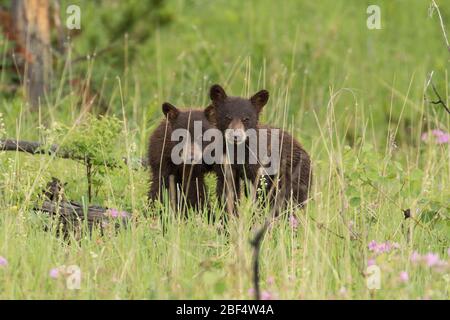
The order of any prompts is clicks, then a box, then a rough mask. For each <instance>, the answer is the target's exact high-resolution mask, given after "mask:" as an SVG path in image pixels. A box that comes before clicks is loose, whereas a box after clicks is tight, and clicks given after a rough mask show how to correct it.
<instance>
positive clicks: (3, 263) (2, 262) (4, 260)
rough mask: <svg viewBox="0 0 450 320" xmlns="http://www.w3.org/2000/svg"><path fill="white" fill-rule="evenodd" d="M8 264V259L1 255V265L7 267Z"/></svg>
mask: <svg viewBox="0 0 450 320" xmlns="http://www.w3.org/2000/svg"><path fill="white" fill-rule="evenodd" d="M7 265H8V260H6V258H5V257H2V256H0V267H6V266H7Z"/></svg>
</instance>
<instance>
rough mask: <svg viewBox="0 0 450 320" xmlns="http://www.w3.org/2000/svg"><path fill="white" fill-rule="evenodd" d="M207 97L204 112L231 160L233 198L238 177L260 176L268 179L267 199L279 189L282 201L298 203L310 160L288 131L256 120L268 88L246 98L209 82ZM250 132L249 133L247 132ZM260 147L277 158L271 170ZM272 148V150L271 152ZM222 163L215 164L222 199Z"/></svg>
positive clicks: (307, 179) (307, 185)
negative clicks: (238, 157)
mask: <svg viewBox="0 0 450 320" xmlns="http://www.w3.org/2000/svg"><path fill="white" fill-rule="evenodd" d="M210 98H211V101H212V104H211V105H210V106H209V107H207V108H206V109H205V116H206V118H208V120H209V121H210V122H211V123H212V124H214V125H215V126H216V127H217V128H218V129H219V130H220V131H221V132H222V134H223V140H224V141H223V142H224V154H225V155H226V156H227V158H228V159H229V161H231V165H230V167H231V175H229V176H231V177H232V179H233V184H234V187H233V188H232V190H233V191H232V193H233V198H234V199H235V201H237V200H238V199H239V197H240V181H241V180H243V181H244V184H245V183H246V182H247V181H250V182H251V183H252V184H253V185H254V186H257V185H258V186H261V185H260V181H259V180H260V178H261V177H262V176H263V177H264V178H265V180H266V181H267V182H268V183H267V189H266V192H267V194H271V195H272V199H269V200H270V201H271V202H272V203H273V201H274V200H275V198H274V194H275V193H276V192H275V191H279V190H282V191H283V192H282V198H283V200H284V201H291V200H292V201H293V204H294V205H298V206H300V207H302V206H303V205H304V202H305V201H306V200H307V198H308V192H309V189H310V187H311V177H312V172H311V160H310V157H309V155H308V153H307V152H306V151H305V150H304V149H303V147H302V146H301V144H300V143H299V142H298V141H297V140H296V139H295V138H294V137H292V136H291V135H290V134H289V133H287V132H286V131H284V130H281V129H278V128H275V127H271V126H266V125H261V124H259V115H260V113H261V111H262V109H263V107H264V106H265V105H266V103H267V101H268V99H269V92H267V91H266V90H261V91H259V92H257V93H256V94H255V95H253V96H252V97H251V98H250V99H246V98H241V97H230V96H228V95H227V94H226V92H225V90H224V89H223V88H222V87H221V86H220V85H213V86H212V87H211V89H210ZM252 132H253V133H254V134H253V136H252V135H251V134H250V133H252ZM252 137H254V139H256V143H253V144H252V143H250V141H251V139H252ZM272 137H273V139H272ZM274 141H275V143H274ZM253 142H255V140H253ZM255 145H256V148H255ZM239 146H241V148H242V147H243V149H242V150H244V156H243V159H240V160H241V161H240V162H239V161H237V160H238V159H237V156H236V155H237V154H238V153H239V152H238V151H237V149H238V148H239ZM252 146H253V147H252ZM271 146H273V148H271ZM263 147H266V149H267V150H268V151H269V152H267V153H266V155H267V154H268V155H269V158H270V159H272V161H273V159H275V158H274V157H272V156H274V155H276V159H277V161H276V162H274V163H273V164H274V165H275V170H271V171H270V172H268V171H267V170H266V168H267V162H265V160H264V161H262V158H261V156H260V155H261V154H262V153H261V150H262V148H263ZM272 149H274V151H275V153H274V154H271V153H272V151H273V150H272ZM230 150H233V151H234V152H233V153H232V155H231V158H230V156H229V155H227V153H229V152H230ZM267 150H266V151H267ZM255 154H257V156H256V157H257V161H256V163H255V161H253V162H250V161H249V160H250V159H251V157H252V155H253V156H254V155H255ZM223 167H224V166H223V165H222V166H221V167H219V168H218V167H217V166H216V168H215V172H216V174H217V175H218V183H217V192H218V196H219V198H221V199H222V201H223V200H226V199H225V198H226V197H228V195H227V194H225V193H226V192H224V190H227V188H224V180H225V176H224V174H223V172H224V171H225V170H224V169H223ZM272 169H273V168H272ZM275 188H276V189H275ZM270 190H272V192H270Z"/></svg>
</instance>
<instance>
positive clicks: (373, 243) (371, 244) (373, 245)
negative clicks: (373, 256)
mask: <svg viewBox="0 0 450 320" xmlns="http://www.w3.org/2000/svg"><path fill="white" fill-rule="evenodd" d="M367 247H368V248H369V250H370V251H375V250H376V249H377V248H378V244H377V242H376V241H375V240H372V241H370V242H369V245H368V246H367Z"/></svg>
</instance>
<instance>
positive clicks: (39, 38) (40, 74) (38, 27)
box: [11, 0, 52, 108]
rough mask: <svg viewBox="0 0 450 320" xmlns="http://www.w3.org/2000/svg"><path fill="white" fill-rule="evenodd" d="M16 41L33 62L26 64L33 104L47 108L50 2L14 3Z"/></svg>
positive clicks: (27, 86) (26, 81) (25, 0)
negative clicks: (45, 102)
mask: <svg viewBox="0 0 450 320" xmlns="http://www.w3.org/2000/svg"><path fill="white" fill-rule="evenodd" d="M11 16H12V20H13V21H12V23H13V26H14V30H15V33H16V40H17V42H18V43H19V45H21V46H24V47H25V50H26V52H28V53H29V55H30V59H26V60H25V68H24V74H23V80H24V81H23V84H24V88H25V91H26V93H27V98H28V101H29V102H30V104H31V105H32V106H33V107H34V108H36V107H38V106H39V104H41V105H42V104H44V98H45V95H46V94H47V92H48V89H49V85H50V79H51V75H52V55H51V43H50V41H51V38H50V1H49V0H12V6H11Z"/></svg>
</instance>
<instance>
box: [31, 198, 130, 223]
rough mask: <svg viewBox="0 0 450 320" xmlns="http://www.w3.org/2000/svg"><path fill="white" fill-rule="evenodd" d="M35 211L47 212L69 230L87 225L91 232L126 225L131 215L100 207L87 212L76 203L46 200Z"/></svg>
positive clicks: (88, 209)
mask: <svg viewBox="0 0 450 320" xmlns="http://www.w3.org/2000/svg"><path fill="white" fill-rule="evenodd" d="M34 210H38V211H42V212H46V213H48V214H50V216H53V217H57V218H58V219H60V222H61V223H62V224H63V225H65V226H66V227H67V228H70V227H79V226H82V225H83V223H84V222H86V223H87V226H88V227H89V230H92V228H93V227H94V226H98V227H100V228H104V227H105V226H107V225H110V224H113V225H114V226H116V227H117V226H120V225H126V223H127V221H128V220H129V219H130V217H131V215H130V214H129V213H128V212H125V211H122V212H118V211H117V210H115V209H108V208H103V207H100V206H95V205H94V206H89V207H87V208H86V210H85V209H84V208H83V205H82V204H80V203H77V202H75V201H56V202H55V201H50V200H44V202H43V203H42V205H36V206H35V207H34Z"/></svg>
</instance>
